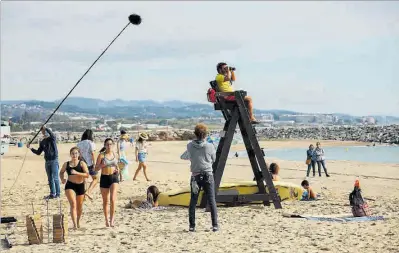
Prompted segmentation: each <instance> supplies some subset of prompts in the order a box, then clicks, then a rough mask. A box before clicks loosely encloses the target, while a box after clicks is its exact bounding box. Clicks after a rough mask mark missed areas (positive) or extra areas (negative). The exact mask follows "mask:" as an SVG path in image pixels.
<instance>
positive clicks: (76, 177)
mask: <svg viewBox="0 0 399 253" xmlns="http://www.w3.org/2000/svg"><path fill="white" fill-rule="evenodd" d="M69 154H70V155H71V160H70V161H68V162H66V163H64V165H63V166H62V168H61V171H60V179H61V182H62V183H63V184H65V183H66V184H65V195H66V197H67V198H68V201H69V206H70V209H71V218H72V222H73V228H74V229H77V228H80V217H82V210H83V200H84V196H85V195H84V194H85V179H86V178H88V177H89V170H88V168H87V165H86V163H85V162H84V161H81V160H79V156H80V152H79V148H78V147H73V148H71V150H70V151H69ZM65 171H66V172H67V174H68V180H66V179H65V178H64V173H65Z"/></svg>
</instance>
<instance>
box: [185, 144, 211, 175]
mask: <svg viewBox="0 0 399 253" xmlns="http://www.w3.org/2000/svg"><path fill="white" fill-rule="evenodd" d="M187 153H188V156H189V158H190V161H191V166H190V169H191V172H192V173H201V172H206V173H212V172H213V171H212V164H213V163H214V162H215V160H216V149H215V146H213V144H211V143H208V142H206V141H198V140H195V141H192V142H190V143H188V144H187Z"/></svg>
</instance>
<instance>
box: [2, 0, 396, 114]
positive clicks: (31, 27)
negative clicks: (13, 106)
mask: <svg viewBox="0 0 399 253" xmlns="http://www.w3.org/2000/svg"><path fill="white" fill-rule="evenodd" d="M398 6H399V5H398V3H395V2H392V3H389V2H384V3H379V2H364V3H362V2H357V3H354V2H353V3H352V2H267V1H266V2H261V1H259V2H250V3H249V2H105V1H104V2H101V1H100V2H75V1H74V2H3V3H2V9H1V14H2V24H1V28H2V30H1V32H2V36H1V37H2V38H1V61H2V69H1V72H2V73H1V83H2V94H1V97H2V99H17V98H28V97H32V98H41V99H47V100H49V99H54V98H59V97H61V96H63V95H64V94H65V93H66V92H67V91H68V90H69V89H70V87H72V85H73V84H74V83H75V82H76V81H77V79H78V78H79V77H80V75H81V74H83V73H84V71H85V70H86V69H87V67H88V66H89V65H90V64H91V63H92V62H93V61H94V59H95V58H96V57H97V56H98V55H99V54H100V52H102V50H103V49H104V48H105V47H106V45H107V44H108V43H109V42H110V41H111V39H112V38H113V37H114V36H115V35H116V34H117V33H118V32H119V31H120V29H122V28H123V26H124V25H125V24H126V23H127V22H128V19H127V17H128V15H129V14H130V13H138V14H140V15H141V16H142V18H143V22H142V24H141V25H140V26H138V27H129V28H128V29H127V30H126V31H125V32H124V34H122V35H121V37H120V38H119V39H118V40H117V41H116V42H115V43H114V45H112V47H111V48H110V49H109V51H108V52H107V53H106V54H105V55H104V56H103V58H102V59H101V60H100V61H99V62H98V64H97V65H96V66H95V67H94V68H93V70H92V71H91V72H90V73H89V75H88V76H87V77H86V78H85V80H84V81H83V82H82V85H80V86H79V87H78V88H77V90H76V92H80V93H79V95H85V96H89V97H91V96H95V97H100V98H106V97H107V96H108V97H109V98H117V97H118V96H119V97H121V98H123V99H129V98H132V99H133V98H138V95H137V94H138V92H137V90H138V89H141V87H142V86H145V87H152V88H153V90H158V91H162V92H161V93H158V94H154V93H153V91H152V90H148V89H147V90H146V91H143V92H139V93H140V95H139V96H140V97H143V98H155V99H165V98H170V99H172V98H175V99H177V98H179V96H180V95H184V94H187V99H193V100H197V101H204V92H205V91H204V89H206V88H207V85H208V81H209V80H210V79H211V78H212V77H213V76H214V74H215V65H216V63H217V62H219V61H227V62H232V63H233V64H234V65H236V66H237V67H238V68H239V69H240V70H242V72H240V73H239V75H240V77H242V79H239V81H238V82H237V84H236V86H237V87H243V88H246V89H248V90H249V91H252V92H256V94H254V99H257V100H258V101H259V100H262V97H269V96H270V95H268V94H278V95H274V96H273V95H272V96H270V99H269V100H266V101H269V102H263V101H262V103H259V104H260V105H261V107H263V108H271V107H273V108H276V107H282V106H286V107H287V108H288V107H290V106H291V107H301V108H303V110H305V109H306V110H307V109H312V108H313V107H316V106H319V107H321V108H322V110H332V109H331V108H337V109H339V110H341V109H342V110H345V109H346V108H343V107H342V106H340V105H337V103H336V100H337V98H338V97H339V96H343V95H341V94H337V93H334V87H331V85H328V84H327V83H328V82H326V80H323V79H320V78H306V79H304V78H303V77H300V76H297V77H295V73H296V72H293V71H292V70H290V69H287V70H286V73H285V74H284V75H280V74H279V75H276V74H274V73H267V70H265V75H269V77H256V76H254V74H252V72H251V69H248V66H250V65H251V64H252V65H260V64H265V63H273V62H275V61H278V60H284V59H303V60H304V61H306V60H307V59H309V58H312V57H319V56H320V55H323V54H325V52H328V51H337V52H350V51H351V50H352V49H353V48H354V47H357V46H358V45H361V44H362V43H364V42H365V41H369V40H372V39H375V38H379V37H381V38H386V37H393V38H394V36H399V25H398V24H399V21H398V17H399V15H398V13H399V7H398ZM221 13H223V14H222V15H221ZM337 58H340V57H339V55H337ZM392 62H393V63H395V61H394V60H392ZM396 63H398V62H397V60H396ZM177 70H183V71H189V72H190V73H193V74H192V75H191V74H187V73H182V74H181V75H174V76H173V75H171V74H169V73H171V72H176V71H177ZM168 71H169V72H168ZM149 73H150V74H151V75H150V76H145V74H149ZM159 73H162V74H163V75H165V76H160V74H159ZM392 73H393V72H392ZM284 76H287V78H286V79H284ZM394 78H396V80H397V74H396V75H395V76H393V77H392V78H391V79H394ZM263 83H265V87H263V86H262V85H263ZM137 84H139V85H138V87H136V85H137ZM182 85H184V86H186V87H187V89H186V90H182V89H178V88H179V87H181V86H182ZM55 87H57V88H56V89H55ZM110 87H113V88H110ZM116 87H123V89H124V91H125V92H123V93H122V94H121V92H119V91H118V90H117V91H115V92H108V90H109V89H111V90H112V89H118V88H116ZM166 87H169V89H167V88H166ZM46 89H48V90H52V94H51V96H49V95H48V93H47V94H46V93H45V90H46ZM38 90H39V91H40V92H39V93H38V92H37V91H38ZM104 90H107V92H106V93H104ZM309 90H310V91H309ZM326 90H327V91H328V92H329V94H330V95H331V94H335V95H334V96H338V97H334V99H332V100H333V101H332V102H325V101H321V100H320V97H322V96H323V92H325V91H326ZM258 91H259V92H258ZM287 91H290V92H287ZM309 92H313V94H315V96H314V97H315V99H311V100H309V99H306V94H308V93H309ZM291 93H292V94H295V96H293V95H290V94H291ZM388 96H389V94H388ZM359 99H361V98H359ZM390 107H393V110H392V111H399V109H395V104H390ZM326 108H330V109H326ZM359 110H360V109H359Z"/></svg>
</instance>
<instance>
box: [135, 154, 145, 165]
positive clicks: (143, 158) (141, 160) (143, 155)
mask: <svg viewBox="0 0 399 253" xmlns="http://www.w3.org/2000/svg"><path fill="white" fill-rule="evenodd" d="M137 158H138V160H139V162H140V163H144V162H145V160H146V158H147V153H138V155H137Z"/></svg>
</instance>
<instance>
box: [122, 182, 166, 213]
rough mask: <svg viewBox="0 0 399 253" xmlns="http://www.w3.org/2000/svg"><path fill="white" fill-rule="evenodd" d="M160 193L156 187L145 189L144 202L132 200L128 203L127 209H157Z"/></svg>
mask: <svg viewBox="0 0 399 253" xmlns="http://www.w3.org/2000/svg"><path fill="white" fill-rule="evenodd" d="M160 193H161V192H160V191H159V189H158V187H156V186H155V185H151V186H150V187H148V188H147V194H146V196H147V198H146V200H134V201H133V202H130V203H129V204H128V206H127V207H130V208H138V209H152V208H154V207H158V197H159V194H160Z"/></svg>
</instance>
